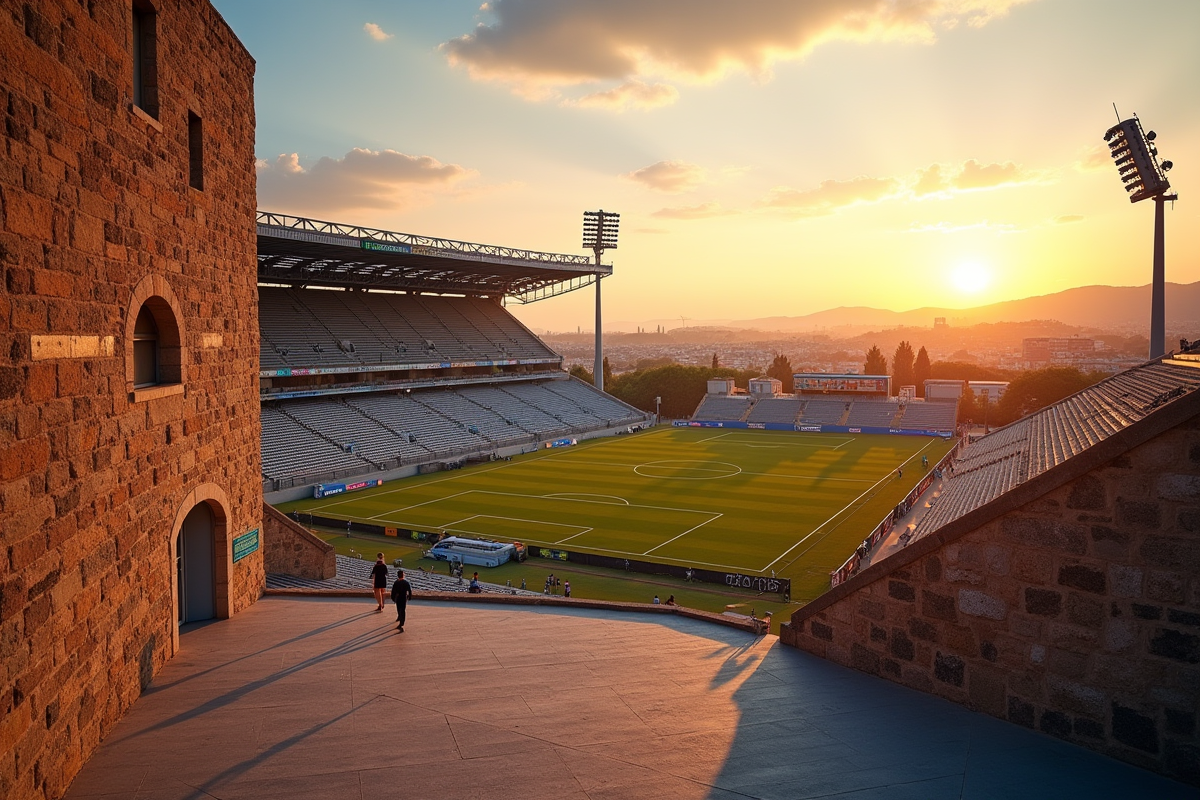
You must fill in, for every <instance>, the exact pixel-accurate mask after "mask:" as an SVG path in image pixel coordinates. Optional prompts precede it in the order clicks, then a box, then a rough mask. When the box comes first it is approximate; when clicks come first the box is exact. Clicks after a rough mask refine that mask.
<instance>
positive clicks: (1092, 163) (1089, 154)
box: [1075, 143, 1113, 172]
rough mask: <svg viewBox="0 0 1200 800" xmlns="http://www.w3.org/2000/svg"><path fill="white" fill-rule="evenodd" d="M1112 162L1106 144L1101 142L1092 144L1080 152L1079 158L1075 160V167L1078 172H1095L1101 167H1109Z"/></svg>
mask: <svg viewBox="0 0 1200 800" xmlns="http://www.w3.org/2000/svg"><path fill="white" fill-rule="evenodd" d="M1112 163H1113V160H1112V154H1111V153H1110V152H1109V149H1108V145H1106V144H1103V143H1101V144H1097V145H1092V146H1091V147H1089V148H1088V149H1086V150H1084V151H1083V152H1082V153H1080V154H1079V160H1078V161H1076V162H1075V169H1077V170H1079V171H1080V172H1095V171H1097V170H1101V169H1111V168H1112Z"/></svg>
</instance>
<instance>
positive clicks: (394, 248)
mask: <svg viewBox="0 0 1200 800" xmlns="http://www.w3.org/2000/svg"><path fill="white" fill-rule="evenodd" d="M362 249H363V250H378V251H380V252H383V253H411V252H412V248H411V247H409V246H408V245H406V244H389V243H387V242H375V241H372V240H370V239H363V240H362Z"/></svg>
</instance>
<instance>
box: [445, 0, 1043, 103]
mask: <svg viewBox="0 0 1200 800" xmlns="http://www.w3.org/2000/svg"><path fill="white" fill-rule="evenodd" d="M1030 1H1031V0H806V1H805V2H798V0H756V2H755V3H754V7H753V10H752V11H748V10H747V8H746V6H745V4H743V3H737V2H730V1H729V0H654V2H646V0H605V2H595V0H489V2H487V3H485V4H484V6H483V7H482V8H481V9H480V10H481V11H482V12H483V13H485V14H487V15H488V16H489V17H490V20H489V21H488V22H481V23H480V24H479V25H477V26H476V27H475V29H474V30H473V31H471V32H470V33H467V34H464V35H463V36H459V37H458V38H455V39H451V40H450V41H448V42H445V43H443V44H442V46H441V49H442V52H443V53H445V55H446V58H447V59H448V60H449V61H450V63H451V64H454V65H458V66H461V67H463V68H465V69H466V70H467V72H468V74H470V75H471V77H472V78H475V79H477V80H489V81H499V82H502V83H505V84H507V85H509V86H510V87H512V88H513V90H514V91H516V92H517V93H518V94H520V95H522V96H524V97H527V98H545V97H549V96H562V95H561V92H562V91H563V90H566V89H570V88H573V87H581V86H588V85H589V84H590V85H595V84H605V83H608V84H616V85H617V88H616V89H608V90H603V91H600V92H595V93H591V94H588V95H586V97H590V98H595V100H596V102H597V104H598V107H605V108H611V107H614V106H613V105H612V103H613V102H614V99H615V97H619V96H621V95H622V92H623V91H624V92H632V91H633V90H631V89H624V90H623V87H628V86H630V85H631V84H633V83H635V82H636V83H640V84H642V85H643V86H647V85H648V84H647V83H646V79H648V78H653V77H658V78H663V77H668V78H675V79H679V80H686V81H692V82H701V81H712V80H717V79H719V78H720V77H722V76H723V75H726V74H728V73H731V72H742V73H748V74H751V75H754V76H757V77H768V76H769V74H770V69H771V67H772V65H773V64H776V63H780V62H786V61H795V60H798V59H802V58H804V57H805V56H807V55H808V54H809V53H811V52H812V51H813V50H814V49H816V48H817V47H819V46H820V45H822V44H824V43H827V42H833V41H855V42H876V41H904V42H921V43H929V42H933V41H935V40H936V39H937V35H938V31H940V30H947V29H949V28H952V27H955V26H956V25H958V24H960V23H965V24H967V25H968V26H971V27H980V26H982V25H985V24H987V23H988V22H989V21H991V20H992V19H995V18H996V17H1000V16H1003V15H1005V14H1007V13H1008V11H1009V10H1010V9H1011V8H1013V7H1015V6H1017V5H1021V4H1022V3H1025V2H1030ZM658 85H659V86H663V85H662V84H658ZM666 90H671V91H674V90H673V89H672V87H670V86H664V88H663V89H662V90H660V92H661V94H660V96H657V97H656V98H655V103H654V104H655V105H661V104H662V101H663V100H664V99H666V98H667V91H666ZM614 91H615V92H617V95H616V96H614V97H608V94H609V92H614ZM601 98H603V99H601ZM672 100H673V98H672ZM615 107H617V108H624V107H625V106H624V105H621V104H616V105H615Z"/></svg>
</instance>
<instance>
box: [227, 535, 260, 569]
mask: <svg viewBox="0 0 1200 800" xmlns="http://www.w3.org/2000/svg"><path fill="white" fill-rule="evenodd" d="M257 549H258V528H255V529H254V530H252V531H246V532H245V533H243V534H242V535H241V536H237V537H234V540H233V562H234V563H235V564H236V563H237V562H239V561H241V560H242V559H243V558H245V557H246V556H248V555H250V554H251V553H253V552H254V551H255V550H257Z"/></svg>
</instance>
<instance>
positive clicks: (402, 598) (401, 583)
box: [392, 569, 412, 631]
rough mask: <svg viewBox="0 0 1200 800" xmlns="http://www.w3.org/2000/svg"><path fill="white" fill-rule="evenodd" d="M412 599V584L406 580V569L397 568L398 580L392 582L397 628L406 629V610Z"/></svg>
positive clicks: (399, 629)
mask: <svg viewBox="0 0 1200 800" xmlns="http://www.w3.org/2000/svg"><path fill="white" fill-rule="evenodd" d="M409 600H412V585H411V584H409V582H408V581H406V580H404V570H402V569H398V570H396V582H395V583H393V584H392V602H393V603H395V604H396V630H398V631H403V630H404V612H405V610H406V609H407V607H408V601H409Z"/></svg>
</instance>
